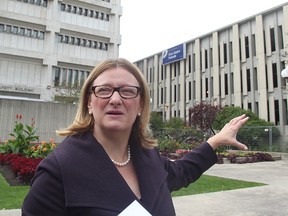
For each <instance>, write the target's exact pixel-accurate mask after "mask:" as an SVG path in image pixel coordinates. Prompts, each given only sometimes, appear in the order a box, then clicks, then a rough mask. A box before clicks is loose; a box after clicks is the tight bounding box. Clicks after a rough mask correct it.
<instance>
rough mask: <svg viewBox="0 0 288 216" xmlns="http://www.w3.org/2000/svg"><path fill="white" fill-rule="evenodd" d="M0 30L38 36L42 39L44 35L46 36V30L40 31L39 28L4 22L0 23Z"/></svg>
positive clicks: (33, 36)
mask: <svg viewBox="0 0 288 216" xmlns="http://www.w3.org/2000/svg"><path fill="white" fill-rule="evenodd" d="M0 32H5V33H8V34H15V35H21V36H27V37H32V38H37V39H41V40H44V37H45V32H44V31H39V30H35V29H29V28H24V27H19V26H12V25H7V24H2V23H0Z"/></svg>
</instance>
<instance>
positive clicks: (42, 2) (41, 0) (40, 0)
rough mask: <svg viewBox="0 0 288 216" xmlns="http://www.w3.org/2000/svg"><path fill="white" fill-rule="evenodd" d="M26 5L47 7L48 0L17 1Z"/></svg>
mask: <svg viewBox="0 0 288 216" xmlns="http://www.w3.org/2000/svg"><path fill="white" fill-rule="evenodd" d="M17 1H20V2H24V3H30V4H35V5H39V6H43V7H47V4H48V0H17Z"/></svg>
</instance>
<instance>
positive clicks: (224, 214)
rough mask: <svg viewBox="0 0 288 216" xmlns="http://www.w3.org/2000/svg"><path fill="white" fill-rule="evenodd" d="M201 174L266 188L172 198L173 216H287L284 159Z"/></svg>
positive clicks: (10, 215) (11, 214)
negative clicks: (241, 181)
mask: <svg viewBox="0 0 288 216" xmlns="http://www.w3.org/2000/svg"><path fill="white" fill-rule="evenodd" d="M205 174H207V175H213V176H220V177H225V178H232V179H239V180H245V181H253V182H260V183H265V184H267V185H265V186H261V187H252V188H244V189H238V190H231V191H222V192H214V193H206V194H200V195H192V196H182V197H174V198H173V202H174V205H175V209H176V214H177V216H202V215H203V216H207V215H208V216H287V215H288V204H287V203H288V161H287V160H286V161H284V160H281V161H275V162H261V163H249V164H216V165H214V166H213V167H212V168H211V169H209V170H208V171H207V172H206V173H205ZM20 215H21V212H20V210H4V211H3V210H2V211H0V216H20ZM156 216H157V215H156Z"/></svg>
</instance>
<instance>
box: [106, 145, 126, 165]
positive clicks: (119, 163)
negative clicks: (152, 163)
mask: <svg viewBox="0 0 288 216" xmlns="http://www.w3.org/2000/svg"><path fill="white" fill-rule="evenodd" d="M127 155H128V158H127V160H126V161H124V162H117V161H115V160H113V159H112V158H110V159H111V161H112V162H113V163H114V164H115V165H116V166H118V167H124V166H126V165H127V164H128V163H129V162H130V159H131V154H130V146H129V145H128V151H127Z"/></svg>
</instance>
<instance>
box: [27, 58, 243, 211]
mask: <svg viewBox="0 0 288 216" xmlns="http://www.w3.org/2000/svg"><path fill="white" fill-rule="evenodd" d="M149 116H150V97H149V91H148V86H147V83H146V82H145V80H144V77H143V75H142V73H141V72H140V71H139V69H138V68H137V67H136V66H135V65H134V64H132V63H131V62H129V61H127V60H125V59H116V60H106V61H104V62H102V63H100V64H99V65H97V66H96V67H95V68H94V70H93V71H92V72H91V74H90V75H89V77H88V78H87V80H86V81H85V83H84V85H83V88H82V92H81V97H80V102H79V108H78V111H77V114H76V117H75V120H74V122H73V124H72V125H71V126H69V127H68V128H67V129H65V130H62V131H58V134H59V135H62V136H67V138H66V139H65V140H64V141H63V142H62V143H61V144H60V145H59V146H58V147H57V148H56V149H55V150H54V151H53V152H52V153H51V154H50V155H49V156H48V157H47V158H46V159H44V160H43V161H42V162H41V164H40V165H39V166H38V169H37V172H36V175H35V177H34V179H33V181H32V183H31V189H30V191H29V193H28V195H27V197H26V198H25V200H24V203H23V206H22V215H29V216H33V215H41V216H44V215H49V216H51V215H53V216H57V215H77V216H78V215H85V216H86V215H101V216H102V215H103V216H110V215H111V216H112V215H118V214H120V213H121V212H122V211H123V210H124V209H126V208H127V207H128V206H129V205H130V204H131V203H132V202H133V201H135V200H136V201H137V202H138V203H139V204H140V206H141V208H142V207H143V209H145V210H144V211H146V210H147V211H148V212H149V213H150V214H151V215H156V216H162V215H163V216H170V215H175V210H174V207H173V203H172V198H171V195H170V193H171V191H174V190H178V189H180V188H181V187H186V186H188V185H189V184H190V183H192V182H194V181H195V180H197V179H198V178H199V177H200V176H201V174H202V173H203V172H205V171H206V170H207V169H209V168H210V167H211V166H212V165H213V164H215V163H216V162H217V157H216V154H215V151H214V150H215V149H216V148H217V147H218V146H220V145H232V146H235V147H238V148H240V149H247V147H246V146H245V145H243V144H241V143H239V142H238V141H237V140H236V134H237V132H238V130H239V128H240V127H241V126H242V125H243V124H244V123H245V122H246V121H247V120H248V118H247V117H245V116H244V115H243V116H239V117H237V118H235V119H232V120H231V121H230V122H229V123H228V124H226V125H225V127H224V128H223V129H222V130H221V131H220V132H219V133H218V134H216V135H215V136H213V137H211V138H209V139H208V141H207V142H205V143H203V144H202V145H200V146H199V147H198V148H196V149H194V150H193V151H191V152H190V153H188V154H186V155H185V156H184V157H183V158H181V159H179V160H176V161H174V162H172V161H170V160H168V159H166V158H163V157H161V156H160V155H159V152H158V151H157V149H156V148H155V147H156V146H157V143H156V140H155V139H153V138H152V136H151V133H150V130H149V126H148V123H149Z"/></svg>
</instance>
